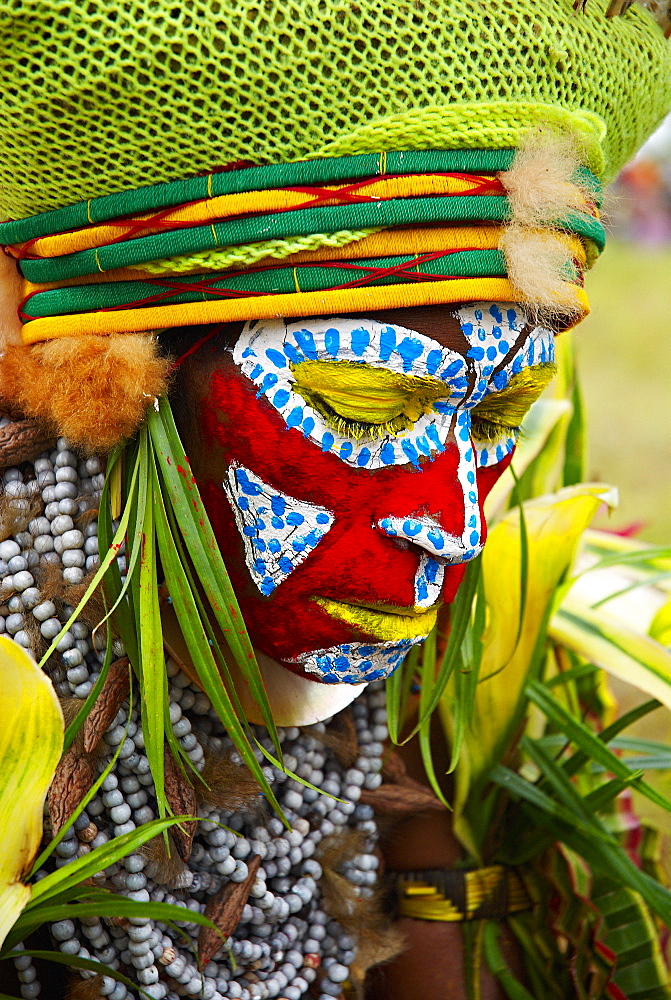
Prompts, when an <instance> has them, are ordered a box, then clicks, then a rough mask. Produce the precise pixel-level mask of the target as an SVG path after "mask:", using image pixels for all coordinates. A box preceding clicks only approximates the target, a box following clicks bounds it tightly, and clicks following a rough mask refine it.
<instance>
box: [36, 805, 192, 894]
mask: <svg viewBox="0 0 671 1000" xmlns="http://www.w3.org/2000/svg"><path fill="white" fill-rule="evenodd" d="M190 819H193V817H192V816H172V817H166V818H165V819H153V820H151V822H150V823H144V824H143V825H142V826H138V827H137V828H136V829H135V830H130V831H129V832H128V833H123V834H121V836H120V837H114V839H113V840H110V841H108V842H107V843H106V844H101V845H100V847H96V848H95V850H93V851H90V852H89V853H88V854H85V855H84V856H83V857H81V858H75V860H74V861H71V862H70V863H69V864H67V865H65V867H63V868H59V869H58V870H57V871H54V872H50V873H49V874H48V875H45V877H44V878H43V879H40V881H39V882H36V883H35V885H34V886H33V890H32V895H31V897H30V899H29V900H28V905H27V907H26V909H27V910H29V909H31V908H32V907H33V906H36V905H37V904H38V903H40V902H43V901H44V900H47V899H50V898H51V897H52V896H55V895H56V893H59V892H63V890H64V889H68V888H71V887H72V886H75V885H78V884H79V883H80V882H83V881H84V879H87V878H91V877H92V876H93V875H97V873H98V872H100V871H102V870H103V869H104V868H109V866H110V865H113V864H114V862H115V861H120V860H121V858H125V857H126V855H127V854H132V853H133V851H135V850H137V848H138V847H141V846H142V844H146V842H147V841H148V840H151V839H152V838H153V837H156V836H158V835H159V834H160V833H163V831H164V830H168V829H169V828H170V827H171V826H174V825H175V823H183V822H185V821H186V820H190Z"/></svg>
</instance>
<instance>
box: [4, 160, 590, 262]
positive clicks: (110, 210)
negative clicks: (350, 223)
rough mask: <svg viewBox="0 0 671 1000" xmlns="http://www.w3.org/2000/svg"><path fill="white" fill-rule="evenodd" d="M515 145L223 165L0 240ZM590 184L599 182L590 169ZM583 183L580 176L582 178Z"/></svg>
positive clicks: (418, 168) (433, 165) (481, 167)
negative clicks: (229, 167)
mask: <svg viewBox="0 0 671 1000" xmlns="http://www.w3.org/2000/svg"><path fill="white" fill-rule="evenodd" d="M515 154H516V150H514V149H431V150H421V151H414V152H407V153H396V152H389V153H363V154H360V155H358V156H333V157H328V158H326V159H314V160H298V161H296V162H294V163H273V164H271V165H270V166H265V167H247V168H245V169H241V170H227V171H222V172H221V173H216V174H208V175H206V176H203V177H189V178H187V179H186V180H180V181H171V182H170V183H169V184H152V185H149V186H147V187H141V188H136V189H134V190H131V191H120V192H119V193H118V194H108V195H103V196H102V197H100V198H92V199H91V201H80V202H79V203H78V204H76V205H68V206H66V207H65V208H58V209H55V210H54V211H51V212H42V213H41V214H40V215H33V216H31V217H30V218H28V219H17V220H16V221H12V222H3V223H0V242H2V243H6V244H13V243H25V242H26V241H27V240H34V239H38V238H39V237H41V236H50V235H52V234H53V233H64V232H66V231H67V230H69V229H83V228H84V227H85V226H90V225H97V224H98V223H101V222H109V221H110V219H118V218H120V217H122V216H126V215H135V214H138V213H141V212H153V211H155V210H157V209H163V208H172V207H175V206H177V205H184V204H187V203H188V202H192V201H202V200H204V199H206V198H216V197H218V196H219V195H224V194H240V193H242V192H243V191H266V190H269V189H271V188H282V187H292V186H297V187H302V186H305V185H309V184H330V183H337V182H339V181H347V180H352V181H355V180H360V179H362V178H365V177H383V176H386V175H395V174H430V173H464V174H478V173H496V172H497V171H499V170H508V168H509V167H510V165H511V163H512V162H513V159H514V157H515ZM583 172H584V173H585V174H588V175H589V178H590V180H589V181H588V184H589V185H590V187H591V186H594V185H596V187H597V188H598V187H599V181H598V180H597V178H596V177H595V176H594V175H593V174H592V173H591V172H590V171H589V170H586V169H584V168H583ZM581 183H582V181H581Z"/></svg>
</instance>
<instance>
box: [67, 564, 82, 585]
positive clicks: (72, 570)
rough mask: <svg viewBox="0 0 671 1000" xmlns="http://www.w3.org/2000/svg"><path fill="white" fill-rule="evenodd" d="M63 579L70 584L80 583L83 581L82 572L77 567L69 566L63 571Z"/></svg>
mask: <svg viewBox="0 0 671 1000" xmlns="http://www.w3.org/2000/svg"><path fill="white" fill-rule="evenodd" d="M63 579H64V580H65V582H66V583H70V584H78V583H81V582H82V580H83V579H84V571H83V570H82V569H80V568H79V566H69V567H68V568H67V569H64V570H63Z"/></svg>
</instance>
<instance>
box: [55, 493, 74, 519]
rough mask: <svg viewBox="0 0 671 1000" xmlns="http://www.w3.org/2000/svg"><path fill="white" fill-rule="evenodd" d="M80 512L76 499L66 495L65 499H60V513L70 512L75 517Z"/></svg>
mask: <svg viewBox="0 0 671 1000" xmlns="http://www.w3.org/2000/svg"><path fill="white" fill-rule="evenodd" d="M78 512H79V506H78V505H77V503H76V502H75V501H74V500H71V499H70V498H69V497H66V498H65V500H59V501H58V513H59V514H69V515H70V517H74V516H75V514H77V513H78Z"/></svg>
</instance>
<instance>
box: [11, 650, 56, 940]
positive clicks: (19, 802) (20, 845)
mask: <svg viewBox="0 0 671 1000" xmlns="http://www.w3.org/2000/svg"><path fill="white" fill-rule="evenodd" d="M0 690H1V691H2V698H0V845H1V849H0V944H2V942H3V941H4V939H5V937H6V936H7V933H8V932H9V930H10V929H11V927H12V925H13V924H14V922H15V921H16V919H17V917H18V916H19V914H20V912H21V910H22V909H23V907H24V906H25V905H26V903H27V902H28V899H29V898H30V888H29V887H28V886H25V885H22V884H21V879H22V877H23V876H25V874H26V872H27V871H28V869H29V867H30V863H31V861H32V859H33V857H34V856H35V854H36V852H37V849H38V847H39V845H40V840H41V838H42V811H43V808H44V799H45V796H46V794H47V790H48V788H49V785H50V784H51V780H52V778H53V775H54V771H55V770H56V765H57V764H58V760H59V758H60V755H61V750H62V747H63V729H64V725H63V714H62V712H61V708H60V705H59V702H58V698H57V697H56V693H55V691H54V689H53V687H52V685H51V682H50V681H49V678H48V677H47V676H46V675H45V674H43V673H42V671H41V670H40V669H39V667H38V666H37V664H36V663H35V661H34V660H33V659H31V657H30V656H29V655H28V654H27V653H26V652H25V650H23V649H22V648H21V647H20V646H18V645H17V644H16V643H15V642H12V641H11V639H7V638H6V637H5V636H0Z"/></svg>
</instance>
